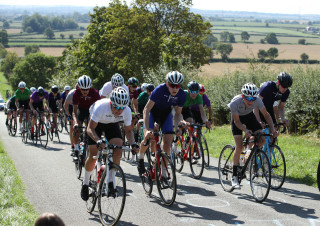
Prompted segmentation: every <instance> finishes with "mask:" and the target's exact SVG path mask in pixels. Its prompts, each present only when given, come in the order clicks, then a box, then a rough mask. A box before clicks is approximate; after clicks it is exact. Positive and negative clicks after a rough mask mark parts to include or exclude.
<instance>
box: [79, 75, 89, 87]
mask: <svg viewBox="0 0 320 226" xmlns="http://www.w3.org/2000/svg"><path fill="white" fill-rule="evenodd" d="M78 86H79V88H80V89H89V88H90V87H91V78H90V77H89V76H87V75H82V76H81V77H80V78H79V79H78Z"/></svg>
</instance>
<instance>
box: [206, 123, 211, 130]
mask: <svg viewBox="0 0 320 226" xmlns="http://www.w3.org/2000/svg"><path fill="white" fill-rule="evenodd" d="M206 127H207V128H208V129H210V128H211V122H210V121H206Z"/></svg>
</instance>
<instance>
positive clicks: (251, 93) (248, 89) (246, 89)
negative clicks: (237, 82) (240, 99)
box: [241, 83, 258, 97]
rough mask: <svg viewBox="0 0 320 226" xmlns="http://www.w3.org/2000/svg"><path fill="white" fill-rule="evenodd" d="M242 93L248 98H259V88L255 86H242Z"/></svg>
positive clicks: (249, 84) (250, 84)
mask: <svg viewBox="0 0 320 226" xmlns="http://www.w3.org/2000/svg"><path fill="white" fill-rule="evenodd" d="M241 93H242V94H243V95H245V96H246V97H257V96H258V88H257V87H256V85H255V84H252V83H247V84H244V85H243V86H242V89H241Z"/></svg>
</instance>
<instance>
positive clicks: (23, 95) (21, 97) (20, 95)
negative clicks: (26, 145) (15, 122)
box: [15, 81, 31, 133]
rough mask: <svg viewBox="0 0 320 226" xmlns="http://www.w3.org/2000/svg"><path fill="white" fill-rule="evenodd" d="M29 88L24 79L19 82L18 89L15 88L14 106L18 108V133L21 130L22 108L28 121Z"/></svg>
mask: <svg viewBox="0 0 320 226" xmlns="http://www.w3.org/2000/svg"><path fill="white" fill-rule="evenodd" d="M30 94H31V92H30V90H29V89H28V88H27V87H26V83H25V82H24V81H21V82H19V84H18V89H17V90H16V102H15V104H16V107H17V109H19V114H20V117H19V133H21V132H22V130H21V127H22V118H23V110H25V111H26V121H27V122H28V121H29V110H30V107H29V98H30Z"/></svg>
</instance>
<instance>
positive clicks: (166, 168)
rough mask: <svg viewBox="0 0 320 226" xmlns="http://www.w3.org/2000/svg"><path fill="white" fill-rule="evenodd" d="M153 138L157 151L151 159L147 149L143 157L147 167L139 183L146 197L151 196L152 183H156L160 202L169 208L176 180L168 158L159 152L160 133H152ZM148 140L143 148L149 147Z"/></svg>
mask: <svg viewBox="0 0 320 226" xmlns="http://www.w3.org/2000/svg"><path fill="white" fill-rule="evenodd" d="M166 134H174V132H168V133H166ZM153 135H154V138H155V140H156V142H157V145H156V146H157V150H156V153H155V156H154V159H152V154H151V153H150V147H149V148H148V149H147V151H146V154H145V157H146V158H147V163H148V167H147V170H146V172H145V173H144V174H140V175H139V176H140V179H141V183H142V186H143V189H144V190H145V192H146V194H147V195H149V196H150V195H151V193H152V189H153V181H154V180H155V181H156V184H157V189H158V192H159V195H160V198H161V200H162V201H163V202H164V204H165V205H167V206H171V205H172V204H173V203H174V201H175V199H176V193H177V179H176V172H175V168H174V165H173V163H172V161H171V160H170V157H169V156H168V155H167V154H166V153H165V152H163V151H162V150H161V146H160V144H161V140H162V139H160V138H159V137H162V132H154V133H153ZM149 143H150V139H148V141H147V143H146V144H143V145H145V146H147V145H149Z"/></svg>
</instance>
